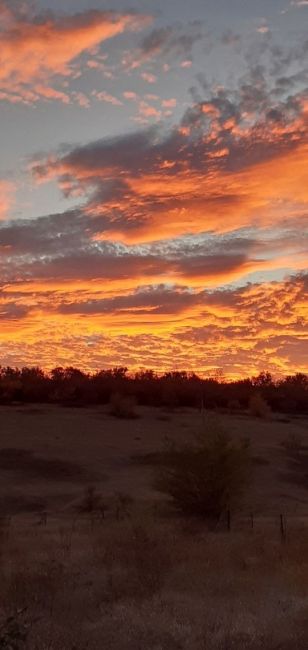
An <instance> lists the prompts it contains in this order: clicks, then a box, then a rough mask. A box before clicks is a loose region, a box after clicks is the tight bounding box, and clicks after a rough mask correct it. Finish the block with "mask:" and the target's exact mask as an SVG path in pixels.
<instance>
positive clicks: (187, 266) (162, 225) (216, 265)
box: [0, 0, 308, 378]
mask: <svg viewBox="0 0 308 650" xmlns="http://www.w3.org/2000/svg"><path fill="white" fill-rule="evenodd" d="M46 1H47V0H46ZM81 4H82V3H81ZM83 4H84V5H85V7H84V11H81V12H80V13H78V14H74V15H71V16H69V15H67V14H64V13H61V14H59V15H56V14H55V13H53V12H46V11H45V12H42V13H37V14H35V12H34V10H33V8H32V9H31V5H30V4H29V3H27V2H26V3H22V6H21V5H20V4H18V3H17V2H12V3H8V2H4V0H0V18H1V28H0V30H1V31H0V36H1V38H0V62H1V66H0V102H1V103H2V104H3V105H4V106H5V107H6V108H7V106H8V102H9V103H10V104H16V106H10V107H9V108H10V110H11V111H13V112H12V114H11V115H13V118H12V123H13V122H14V119H15V120H20V122H18V124H19V126H20V125H21V126H22V128H26V124H27V121H26V119H25V118H26V117H27V118H28V117H29V115H30V113H29V111H35V112H36V114H37V115H38V120H43V118H42V112H44V110H45V108H46V105H47V103H48V104H49V109H48V110H49V111H51V113H50V115H53V113H52V111H57V115H60V117H61V116H65V119H64V122H65V120H66V122H65V123H66V124H67V115H69V118H70V116H71V115H72V120H73V119H76V129H75V131H74V133H75V142H77V144H70V143H67V140H66V138H67V135H66V132H65V127H63V128H62V122H61V119H60V120H58V121H56V122H55V123H56V124H57V129H55V142H54V146H53V143H52V144H50V140H48V138H47V141H48V142H49V145H48V146H46V147H45V152H44V146H43V144H41V142H40V141H35V134H34V141H33V143H32V142H31V149H30V145H29V144H28V148H29V152H28V153H29V155H28V157H27V159H26V160H25V159H23V161H22V162H21V161H20V160H19V159H18V160H17V162H16V172H15V170H14V171H13V170H12V169H9V170H8V169H7V166H6V163H5V161H4V163H3V165H2V168H3V169H4V172H3V178H1V177H0V363H1V364H3V365H8V364H10V365H13V366H14V365H31V364H33V363H35V364H39V365H42V366H43V367H45V368H51V367H53V366H55V365H63V366H68V365H74V366H79V367H81V368H84V369H86V370H95V369H97V368H101V367H113V366H116V365H124V366H128V367H129V368H130V369H132V370H137V369H138V368H140V367H151V368H153V369H155V370H156V371H163V370H167V369H168V370H171V369H186V370H193V371H196V372H199V373H204V374H206V373H211V372H215V370H216V369H217V368H219V369H222V370H223V372H224V374H225V376H226V377H228V378H229V377H243V376H245V375H250V374H256V373H258V372H260V371H262V370H264V369H266V370H269V371H271V372H272V373H273V374H274V375H282V374H287V373H292V372H297V371H299V372H307V371H308V349H307V346H308V328H307V315H308V314H307V288H308V276H307V272H306V271H307V239H308V234H307V226H308V189H307V188H308V165H307V161H308V128H307V127H308V112H307V106H308V100H307V80H306V76H305V70H304V67H303V61H304V58H305V56H306V55H307V46H306V44H305V42H303V43H300V42H298V43H296V45H294V46H293V47H290V48H289V50H288V51H285V50H284V48H283V47H282V46H281V45H279V47H278V45H277V44H276V43H274V42H273V38H274V37H273V35H272V32H271V30H270V28H266V29H265V28H263V27H262V29H259V30H258V29H257V30H256V29H255V27H254V38H257V39H263V40H262V41H260V40H258V41H257V42H256V43H252V44H251V48H250V49H248V50H247V51H246V49H245V48H247V34H246V37H244V36H242V35H237V34H236V33H233V32H232V31H230V29H229V28H228V29H227V24H226V31H225V32H224V33H223V34H222V35H220V36H217V39H216V40H217V42H214V41H215V39H214V32H213V33H212V34H211V33H210V34H209V33H208V32H207V31H206V30H205V28H204V25H203V24H201V23H202V21H200V22H198V21H194V22H192V23H189V25H185V23H184V24H183V23H181V22H180V21H179V22H177V23H176V24H174V25H171V26H170V25H168V24H164V23H163V22H162V23H159V21H160V20H162V19H161V17H160V18H158V17H157V16H156V17H155V18H154V17H152V18H151V17H149V16H148V15H141V14H139V13H137V12H136V13H134V12H127V13H125V12H120V11H116V10H115V11H110V12H108V11H100V10H98V9H93V10H90V9H89V7H88V3H87V2H86V0H85V1H84V3H83ZM96 4H97V3H96ZM116 4H117V3H116ZM292 4H293V5H294V7H293V13H296V14H297V13H300V11H299V9H300V7H299V6H298V7H297V10H296V11H295V4H297V5H300V4H301V5H302V4H305V3H292ZM38 5H39V1H38ZM149 5H151V3H149ZM291 8H292V7H291V5H290V11H288V12H287V13H286V18H285V19H286V20H287V15H288V14H289V13H291ZM149 9H150V6H149ZM153 9H154V7H153ZM304 10H305V9H304V7H303V6H302V7H301V11H304ZM148 13H149V14H153V16H154V15H155V12H154V11H150V10H149V12H148ZM264 20H265V19H264ZM156 23H157V24H156ZM268 23H269V21H268V20H267V21H266V25H268ZM254 24H255V23H254ZM262 24H263V23H262ZM264 25H265V22H264ZM139 32H140V34H139ZM245 38H246V41H245ZM121 39H123V40H121ZM130 39H131V40H130ZM260 43H261V44H260ZM109 47H110V49H108V48H109ZM249 47H250V45H249ZM102 48H104V49H102ZM198 48H199V49H198ZM224 48H229V52H231V51H232V52H233V54H234V57H235V58H234V61H237V60H238V59H237V57H238V56H240V57H241V62H242V64H241V68H242V69H241V72H239V73H238V74H234V78H231V77H232V75H230V84H229V86H230V87H228V85H227V83H226V80H224V82H221V83H218V82H216V81H215V82H213V83H210V82H209V81H208V79H207V78H206V76H205V74H202V72H201V71H200V70H199V72H198V71H197V68H196V67H195V66H196V65H197V63H198V56H197V55H196V53H197V54H198V53H199V57H200V56H202V55H204V53H205V51H206V52H208V53H209V54H211V56H209V61H211V60H212V65H213V70H214V69H215V70H216V69H217V70H218V71H219V69H220V67H221V70H222V69H223V61H224V60H225V59H224V58H223V57H225V56H226V55H225V53H224V52H225V50H224ZM232 48H233V49H232ZM256 53H257V58H258V63H257V64H256V62H255V58H256ZM211 57H212V59H211ZM213 60H215V64H213ZM209 65H210V64H209ZM234 66H235V63H234ZM235 70H237V68H235V67H234V71H235ZM208 76H209V75H208ZM183 80H186V81H185V83H186V84H187V86H188V88H190V90H189V93H188V95H187V96H184V95H183V92H182V84H183V83H184V81H183ZM169 82H170V83H169ZM228 83H229V81H228ZM93 106H94V108H93ZM67 111H68V113H67ZM85 115H86V117H84V116H85ZM76 116H78V117H76ZM92 118H93V120H94V123H95V127H97V136H96V137H95V138H94V139H93V129H92V124H90V123H91V121H92ZM46 119H47V118H46ZM95 120H97V121H96V122H95ZM64 122H63V124H64ZM133 123H134V128H132V124H133ZM136 124H137V125H138V128H137V127H136ZM79 125H88V128H89V133H91V134H92V135H91V138H90V137H84V136H83V131H82V128H83V127H80V130H79ZM109 125H111V127H112V128H111V132H112V133H117V135H109ZM122 125H123V128H122ZM140 125H142V126H140ZM120 127H121V128H120ZM50 128H53V127H50V126H49V118H48V119H47V122H46V129H45V130H46V134H47V136H48V137H49V136H50V134H49V132H48V129H50ZM84 128H86V127H85V126H84ZM112 129H113V130H112ZM40 133H41V134H43V136H44V135H45V132H44V129H43V128H41V130H40ZM14 136H15V132H13V131H12V133H11V137H12V141H14ZM15 141H16V137H15ZM61 143H65V144H61ZM35 152H38V153H35ZM18 155H19V154H18ZM8 179H9V180H8ZM25 188H26V190H27V191H28V194H27V196H26V197H25V198H24V196H23V191H24V189H25ZM50 188H53V189H54V191H55V193H57V199H56V204H57V206H58V205H61V208H60V209H59V210H58V208H56V209H55V210H52V209H50V213H49V214H46V213H43V214H41V212H38V210H36V211H35V214H36V215H37V214H38V213H39V214H41V216H36V217H34V216H33V215H30V217H29V218H22V217H21V216H20V215H21V214H22V210H23V207H24V206H26V203H27V201H29V202H31V201H33V205H36V203H35V198H36V197H38V205H41V204H40V200H41V198H42V196H43V194H41V193H43V192H44V191H46V193H47V194H48V192H49V190H50ZM51 193H52V191H51ZM14 196H15V197H16V198H15V199H14V200H15V201H16V204H14V203H13V197H14ZM72 206H73V207H72ZM15 208H16V209H15ZM13 210H14V212H13ZM42 212H43V211H42ZM306 235H307V236H306Z"/></svg>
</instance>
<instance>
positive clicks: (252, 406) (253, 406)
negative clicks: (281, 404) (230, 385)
mask: <svg viewBox="0 0 308 650" xmlns="http://www.w3.org/2000/svg"><path fill="white" fill-rule="evenodd" d="M249 410H250V413H251V415H253V416H254V417H256V418H263V419H265V420H266V419H267V418H269V417H270V414H271V409H270V406H269V405H268V403H267V402H266V401H265V399H264V397H262V395H260V394H259V393H255V395H252V396H251V398H250V400H249Z"/></svg>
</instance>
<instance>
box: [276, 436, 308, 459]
mask: <svg viewBox="0 0 308 650" xmlns="http://www.w3.org/2000/svg"><path fill="white" fill-rule="evenodd" d="M281 446H282V447H283V448H284V449H285V451H286V453H287V454H288V455H290V456H299V455H300V453H301V452H302V451H303V440H302V437H301V436H300V435H299V434H298V433H290V434H289V435H288V436H287V437H286V438H285V439H284V440H282V442H281Z"/></svg>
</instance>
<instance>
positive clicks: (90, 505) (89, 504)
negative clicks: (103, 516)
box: [79, 485, 102, 513]
mask: <svg viewBox="0 0 308 650" xmlns="http://www.w3.org/2000/svg"><path fill="white" fill-rule="evenodd" d="M101 505H102V497H101V495H100V494H99V493H98V492H97V490H96V487H95V486H94V485H89V486H88V487H86V488H85V491H84V495H83V498H82V501H81V503H80V507H79V510H80V512H89V513H91V512H95V511H97V510H99V509H100V508H101Z"/></svg>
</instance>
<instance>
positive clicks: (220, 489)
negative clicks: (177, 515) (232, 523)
mask: <svg viewBox="0 0 308 650" xmlns="http://www.w3.org/2000/svg"><path fill="white" fill-rule="evenodd" d="M162 463H163V467H162V468H161V469H160V470H159V472H158V475H157V478H156V481H155V486H156V488H157V489H158V490H159V491H161V492H163V493H165V494H168V495H169V496H170V497H171V498H172V500H173V503H174V505H175V507H176V508H177V509H178V510H180V511H182V512H183V513H185V514H187V515H197V516H199V517H203V518H208V519H219V517H220V516H221V515H222V514H223V513H224V512H226V511H227V510H228V509H230V508H233V507H234V506H235V505H236V504H237V503H238V502H239V499H240V497H241V495H242V493H243V490H244V487H245V486H246V484H247V479H248V468H249V465H250V463H249V450H248V443H247V441H240V442H234V441H232V440H231V439H230V438H229V436H228V435H227V434H226V433H225V432H224V431H223V430H222V429H221V427H220V426H219V425H216V426H213V425H212V426H211V427H210V430H209V431H206V432H204V433H202V434H201V435H196V436H195V439H194V440H193V442H192V443H190V444H185V445H181V446H176V445H172V444H171V445H170V444H169V446H168V448H167V449H166V450H165V453H163V454H162Z"/></svg>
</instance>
